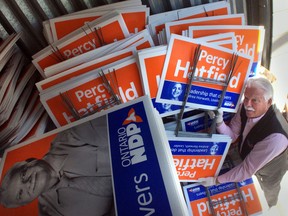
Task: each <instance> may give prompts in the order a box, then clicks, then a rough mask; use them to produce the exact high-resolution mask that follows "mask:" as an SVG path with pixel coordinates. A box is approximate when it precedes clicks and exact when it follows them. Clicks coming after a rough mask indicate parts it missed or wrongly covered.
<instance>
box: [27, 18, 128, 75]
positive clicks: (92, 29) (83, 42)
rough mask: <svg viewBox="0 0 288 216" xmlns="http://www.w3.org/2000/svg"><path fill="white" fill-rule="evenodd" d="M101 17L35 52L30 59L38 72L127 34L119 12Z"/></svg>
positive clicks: (122, 37) (124, 36)
mask: <svg viewBox="0 0 288 216" xmlns="http://www.w3.org/2000/svg"><path fill="white" fill-rule="evenodd" d="M102 18H103V17H101V18H99V19H97V20H96V21H93V22H90V23H89V25H86V26H85V28H82V29H79V30H77V31H75V32H73V34H72V35H67V37H64V38H62V39H61V40H59V41H57V42H54V43H53V44H52V45H51V46H49V47H47V48H45V49H44V50H45V51H44V52H43V51H40V52H39V53H41V54H37V53H36V54H35V55H34V56H37V58H35V59H33V61H32V62H33V64H34V65H35V67H36V68H37V69H38V70H39V71H40V73H41V72H42V73H44V72H43V71H44V69H45V68H46V67H48V66H51V65H54V64H56V63H59V62H61V61H63V60H65V59H70V58H73V57H74V56H77V55H80V54H82V53H86V52H88V51H90V50H92V49H96V48H98V47H100V46H102V45H104V44H109V43H113V42H115V41H118V40H121V39H124V38H126V37H128V36H129V32H128V29H127V26H126V25H125V23H124V20H123V17H122V16H121V15H120V14H117V15H116V14H115V15H113V16H112V17H110V18H109V19H105V20H101V22H100V19H102ZM103 19H104V18H103ZM42 52H43V53H42Z"/></svg>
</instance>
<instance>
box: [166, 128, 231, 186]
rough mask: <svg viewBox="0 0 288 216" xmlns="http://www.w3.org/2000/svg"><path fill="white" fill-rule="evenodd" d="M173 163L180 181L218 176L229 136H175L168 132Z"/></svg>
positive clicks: (228, 144)
mask: <svg viewBox="0 0 288 216" xmlns="http://www.w3.org/2000/svg"><path fill="white" fill-rule="evenodd" d="M167 135H168V141H169V145H170V149H171V152H172V155H173V160H174V165H175V168H176V172H177V175H178V178H179V181H182V182H197V181H198V179H199V178H205V177H209V176H218V174H219V172H220V170H221V167H222V165H223V162H224V159H225V157H226V155H227V152H228V149H229V147H230V144H231V138H230V137H228V136H224V135H219V134H213V136H212V137H209V138H205V137H189V138H188V137H175V136H171V135H170V134H169V133H168V132H167Z"/></svg>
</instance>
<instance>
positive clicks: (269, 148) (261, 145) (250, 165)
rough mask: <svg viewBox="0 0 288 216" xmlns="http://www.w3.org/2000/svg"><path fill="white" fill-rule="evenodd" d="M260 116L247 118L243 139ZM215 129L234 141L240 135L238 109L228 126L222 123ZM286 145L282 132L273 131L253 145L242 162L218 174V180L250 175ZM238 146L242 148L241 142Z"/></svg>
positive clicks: (236, 180) (240, 178)
mask: <svg viewBox="0 0 288 216" xmlns="http://www.w3.org/2000/svg"><path fill="white" fill-rule="evenodd" d="M262 117H263V116H260V117H258V118H254V119H248V120H247V123H246V125H245V129H244V131H243V139H242V140H243V141H244V140H245V137H246V136H247V134H248V133H249V131H250V130H251V129H252V128H253V126H254V125H255V124H256V123H257V122H258V121H259V120H260V119H261V118H262ZM263 127H269V125H263ZM217 131H218V132H219V133H221V134H226V135H228V136H230V137H231V138H232V140H233V141H235V140H236V139H237V138H238V136H239V135H240V131H241V117H240V109H239V111H238V112H237V113H236V114H235V116H234V117H233V119H232V120H231V122H230V124H229V126H228V125H226V124H225V123H222V124H221V125H219V126H218V127H217ZM287 146H288V140H287V138H286V137H285V136H284V135H283V134H280V133H273V134H271V135H269V136H267V137H266V138H265V139H263V140H262V141H260V142H258V143H257V145H255V146H254V148H253V149H252V151H251V152H250V153H249V154H248V155H247V157H246V158H245V159H244V160H243V161H242V163H240V164H238V165H237V166H236V167H235V168H233V169H231V170H230V171H228V172H227V173H225V174H222V175H220V176H218V178H217V180H218V182H219V183H225V182H240V181H243V180H246V179H248V178H250V177H252V175H253V174H255V173H256V172H257V171H258V170H259V169H261V168H262V167H263V166H264V165H265V164H267V163H268V162H269V161H271V160H272V159H273V158H275V157H276V156H278V155H279V154H281V153H282V152H283V151H284V150H285V149H286V148H287ZM240 148H242V143H241V146H240Z"/></svg>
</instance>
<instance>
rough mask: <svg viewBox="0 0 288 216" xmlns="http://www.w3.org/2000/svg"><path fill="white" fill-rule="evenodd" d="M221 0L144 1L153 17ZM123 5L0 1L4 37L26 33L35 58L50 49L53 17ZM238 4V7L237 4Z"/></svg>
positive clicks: (26, 48) (24, 42)
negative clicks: (48, 29) (45, 29)
mask: <svg viewBox="0 0 288 216" xmlns="http://www.w3.org/2000/svg"><path fill="white" fill-rule="evenodd" d="M215 1H218V0H190V1H189V0H170V1H166V0H165V1H162V0H142V3H143V4H144V5H147V6H148V7H150V12H151V14H157V13H161V12H165V11H171V10H176V9H179V8H184V7H191V6H195V5H199V4H206V3H209V2H215ZM115 2H119V1H117V0H0V5H1V11H0V24H1V25H0V30H1V33H0V37H2V38H6V37H7V36H8V35H9V34H12V33H13V32H20V31H22V32H23V37H22V39H21V40H19V41H18V42H17V44H18V46H19V47H20V48H21V49H22V50H23V52H24V53H25V54H26V55H27V56H29V57H30V56H32V55H33V54H35V53H36V52H38V51H39V50H41V49H43V48H44V47H46V46H47V45H48V44H47V41H46V40H45V38H44V35H43V33H42V22H43V21H45V20H48V19H51V18H53V17H58V16H61V15H64V14H68V13H72V12H76V11H80V10H84V9H87V8H91V7H97V6H100V5H105V4H111V3H115ZM236 2H238V3H237V5H236V7H235V4H236ZM239 2H242V1H236V0H231V1H230V3H231V5H232V10H234V9H235V10H236V9H237V12H238V13H242V12H243V11H244V9H243V4H242V6H241V4H240V5H239Z"/></svg>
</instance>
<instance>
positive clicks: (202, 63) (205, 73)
mask: <svg viewBox="0 0 288 216" xmlns="http://www.w3.org/2000/svg"><path fill="white" fill-rule="evenodd" d="M199 45H200V55H199V58H198V61H197V62H193V58H194V56H195V55H196V54H195V50H196V49H197V47H199ZM182 50H185V52H183V51H182ZM234 55H235V53H234V51H232V50H230V49H226V48H224V47H219V46H214V45H213V44H211V43H209V44H206V43H202V44H201V43H199V41H197V40H194V39H190V38H187V37H184V36H180V35H175V34H173V35H172V36H171V39H170V42H169V45H168V50H167V54H166V58H165V62H164V66H163V71H162V74H161V80H160V84H159V89H158V92H157V97H156V101H157V100H158V101H159V102H162V103H170V104H175V105H182V103H183V101H184V98H185V97H186V96H187V97H188V99H187V103H186V105H187V106H189V107H191V108H201V109H208V110H215V109H217V108H218V103H219V101H220V97H221V93H222V91H223V90H224V85H227V91H226V93H225V95H224V100H223V102H222V104H221V106H220V107H222V108H223V111H227V112H236V110H237V109H238V105H239V102H240V100H241V95H242V93H243V87H244V83H245V81H246V80H247V78H248V76H249V73H250V69H251V65H252V60H251V57H250V56H248V55H245V54H242V53H238V59H237V60H236V61H234V59H235V58H234ZM194 64H196V65H194ZM193 67H194V68H195V71H192V68H193ZM190 76H192V77H193V83H192V87H191V89H189V88H188V85H189V82H188V81H189V77H190ZM202 80H203V81H204V82H201V81H202ZM185 89H186V90H187V89H189V91H188V92H185ZM185 93H186V94H187V95H186V94H185Z"/></svg>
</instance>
